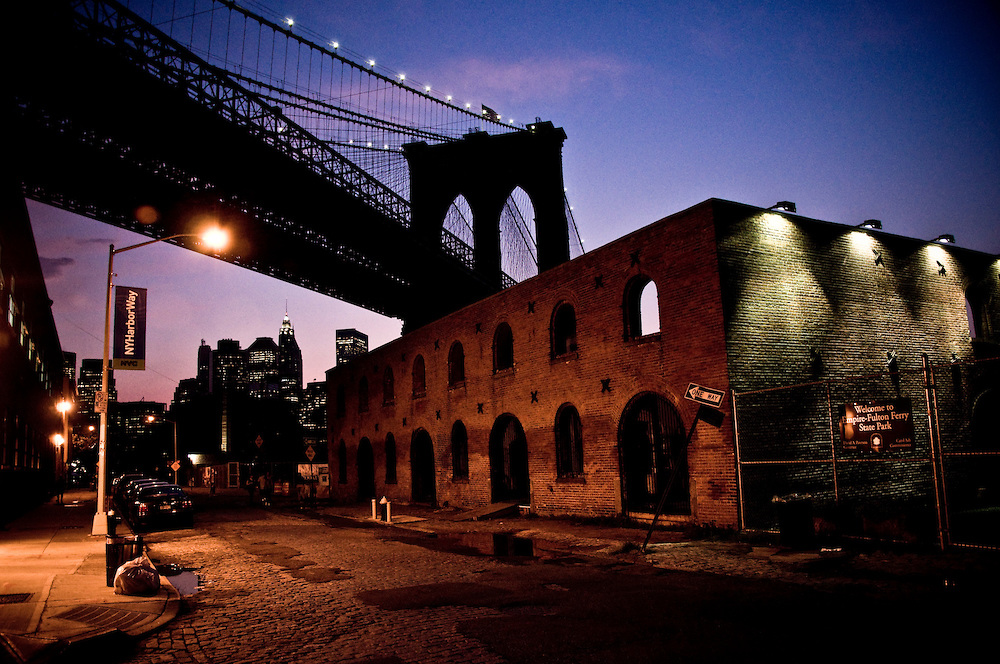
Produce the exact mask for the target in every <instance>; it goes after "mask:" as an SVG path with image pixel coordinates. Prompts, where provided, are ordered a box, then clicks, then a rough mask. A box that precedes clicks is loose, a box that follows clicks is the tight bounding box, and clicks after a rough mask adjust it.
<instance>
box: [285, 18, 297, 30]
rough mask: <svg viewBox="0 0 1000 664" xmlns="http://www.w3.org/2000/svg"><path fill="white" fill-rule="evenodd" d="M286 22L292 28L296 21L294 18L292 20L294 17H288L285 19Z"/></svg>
mask: <svg viewBox="0 0 1000 664" xmlns="http://www.w3.org/2000/svg"><path fill="white" fill-rule="evenodd" d="M285 23H287V24H288V27H289V28H290V27H292V26H293V25H295V21H293V20H292V19H290V18H286V19H285Z"/></svg>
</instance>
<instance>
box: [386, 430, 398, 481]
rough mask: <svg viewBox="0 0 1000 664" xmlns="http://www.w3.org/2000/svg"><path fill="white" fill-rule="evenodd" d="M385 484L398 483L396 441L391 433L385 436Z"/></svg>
mask: <svg viewBox="0 0 1000 664" xmlns="http://www.w3.org/2000/svg"><path fill="white" fill-rule="evenodd" d="M385 483H386V484H395V483H396V439H395V438H394V437H393V435H392V434H391V433H387V434H386V435H385Z"/></svg>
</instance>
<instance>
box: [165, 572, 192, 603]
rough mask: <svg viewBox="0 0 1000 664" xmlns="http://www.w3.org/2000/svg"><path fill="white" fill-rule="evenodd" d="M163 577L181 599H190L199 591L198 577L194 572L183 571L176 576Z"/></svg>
mask: <svg viewBox="0 0 1000 664" xmlns="http://www.w3.org/2000/svg"><path fill="white" fill-rule="evenodd" d="M164 576H166V577H167V581H169V582H170V585H172V586H173V587H174V588H175V589H176V590H177V592H179V593H180V594H181V597H190V596H191V595H193V594H195V593H196V592H198V591H199V590H200V587H199V585H198V584H199V579H198V575H197V574H195V573H194V572H190V571H187V570H184V571H182V572H179V573H177V574H165V575H164Z"/></svg>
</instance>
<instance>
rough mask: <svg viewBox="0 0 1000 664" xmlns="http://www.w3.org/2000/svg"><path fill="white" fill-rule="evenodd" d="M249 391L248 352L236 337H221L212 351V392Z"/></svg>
mask: <svg viewBox="0 0 1000 664" xmlns="http://www.w3.org/2000/svg"><path fill="white" fill-rule="evenodd" d="M246 391H247V354H246V351H244V350H241V349H240V342H239V341H236V340H235V339H219V345H218V347H217V348H216V349H215V350H214V351H212V392H214V393H216V394H220V393H222V392H246Z"/></svg>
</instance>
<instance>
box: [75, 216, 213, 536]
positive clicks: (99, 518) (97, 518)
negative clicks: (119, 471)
mask: <svg viewBox="0 0 1000 664" xmlns="http://www.w3.org/2000/svg"><path fill="white" fill-rule="evenodd" d="M179 237H200V238H201V240H202V242H204V243H205V244H206V245H207V246H209V247H210V248H213V249H221V248H222V247H223V246H225V244H226V242H227V238H226V235H225V232H224V231H222V230H220V229H218V228H214V229H211V230H209V231H206V232H205V233H201V234H199V233H178V234H177V235H168V236H167V237H161V238H157V239H156V240H148V241H146V242H140V243H139V244H133V245H130V246H128V247H122V248H121V249H115V245H113V244H112V245H110V247H109V248H108V280H107V286H106V289H105V291H104V354H103V356H102V360H101V392H100V396H99V397H98V398H97V401H98V403H97V404H96V405H97V406H98V410H99V412H100V414H101V431H100V436H99V438H98V447H97V512H96V513H95V514H94V525H93V529H92V530H91V535H107V534H108V513H107V508H108V505H107V475H108V468H107V458H108V453H107V443H108V360H109V357H108V356H109V349H108V346H109V345H110V338H111V299H112V297H114V294H113V292H112V290H111V286H112V277H113V276H114V264H115V254H120V253H123V252H125V251H131V250H132V249H138V248H140V247H145V246H147V245H150V244H156V243H157V242H163V241H165V240H173V239H175V238H179Z"/></svg>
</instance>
